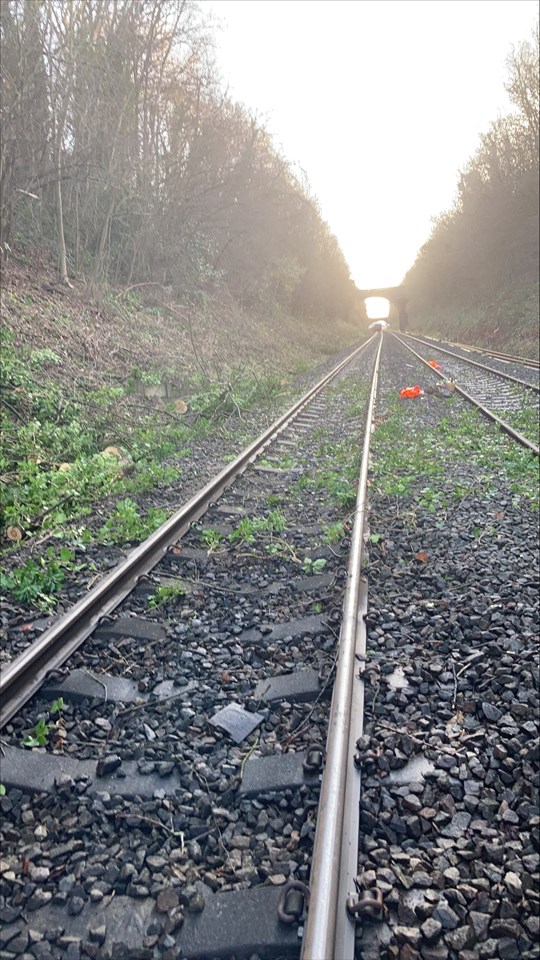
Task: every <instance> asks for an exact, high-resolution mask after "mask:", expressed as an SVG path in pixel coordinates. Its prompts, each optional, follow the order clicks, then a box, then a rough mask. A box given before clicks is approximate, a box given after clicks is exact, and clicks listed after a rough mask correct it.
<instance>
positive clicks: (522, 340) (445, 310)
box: [412, 283, 539, 357]
mask: <svg viewBox="0 0 540 960" xmlns="http://www.w3.org/2000/svg"><path fill="white" fill-rule="evenodd" d="M538 305H539V286H538V283H529V284H526V285H524V286H521V287H519V288H517V289H515V290H501V291H499V293H498V294H497V295H495V296H493V297H491V298H488V299H486V300H484V301H483V302H482V303H480V304H471V305H470V306H463V305H461V306H458V307H454V306H451V305H446V306H438V305H436V304H434V306H433V307H432V309H431V310H429V311H427V310H424V311H422V312H419V313H418V314H417V315H415V316H414V318H413V322H412V325H413V326H414V329H415V330H416V331H418V332H421V333H427V334H429V335H430V336H440V337H443V338H447V339H450V340H461V341H463V342H466V343H471V344H475V345H477V346H479V347H490V348H492V349H498V350H501V351H505V352H507V353H511V354H514V355H516V356H524V357H538V354H539V339H538Z"/></svg>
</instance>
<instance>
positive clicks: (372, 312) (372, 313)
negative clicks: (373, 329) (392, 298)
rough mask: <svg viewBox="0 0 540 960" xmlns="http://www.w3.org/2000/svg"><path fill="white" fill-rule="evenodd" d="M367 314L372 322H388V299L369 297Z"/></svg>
mask: <svg viewBox="0 0 540 960" xmlns="http://www.w3.org/2000/svg"><path fill="white" fill-rule="evenodd" d="M366 313H367V315H368V318H369V319H370V320H386V317H387V316H388V314H389V313H390V303H389V301H388V300H387V299H386V297H368V298H367V299H366Z"/></svg>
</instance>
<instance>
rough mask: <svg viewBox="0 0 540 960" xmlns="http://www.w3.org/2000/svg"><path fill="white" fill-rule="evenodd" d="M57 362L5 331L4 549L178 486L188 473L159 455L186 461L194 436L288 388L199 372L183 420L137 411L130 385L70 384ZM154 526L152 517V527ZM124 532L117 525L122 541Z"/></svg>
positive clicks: (0, 470)
mask: <svg viewBox="0 0 540 960" xmlns="http://www.w3.org/2000/svg"><path fill="white" fill-rule="evenodd" d="M51 366H52V367H53V368H56V367H57V366H58V356H57V355H56V354H55V353H54V352H53V351H52V350H49V349H42V350H33V351H28V350H26V351H25V350H20V349H17V348H16V347H15V344H14V339H13V337H12V336H11V335H10V334H9V333H7V332H5V331H4V338H3V344H2V350H1V351H0V376H1V381H2V397H1V401H2V402H1V414H0V416H1V420H0V426H1V429H2V435H3V443H2V447H1V450H0V497H1V506H2V510H3V522H4V525H5V528H4V538H5V539H4V549H6V548H8V549H13V548H14V547H15V548H16V547H17V545H18V544H19V542H20V541H21V540H23V541H24V539H25V538H26V537H28V536H33V535H35V534H36V533H40V532H42V531H49V532H50V533H51V534H55V535H56V534H58V533H59V532H62V533H63V536H64V538H65V539H66V540H67V541H68V542H69V541H71V540H72V535H71V534H70V533H69V532H67V531H66V530H65V527H66V524H69V523H72V522H73V521H74V520H75V519H76V518H78V517H83V516H85V515H88V514H90V513H91V511H92V508H93V507H94V505H95V504H97V503H98V502H100V501H102V500H103V499H105V498H106V497H109V496H111V495H114V496H115V497H119V496H122V495H124V496H125V495H129V494H137V493H142V492H145V491H147V490H150V489H153V488H158V487H166V486H170V485H172V484H174V483H175V482H177V480H178V478H179V476H180V475H181V471H180V469H179V468H178V466H176V465H174V466H173V465H170V464H169V465H168V464H163V463H162V462H160V461H161V460H162V459H163V458H165V457H174V458H175V460H176V461H178V460H181V459H182V458H184V457H186V456H188V455H189V453H190V444H191V443H192V442H193V441H196V440H197V439H198V438H202V437H205V436H209V435H210V434H211V433H212V432H214V431H215V430H216V429H217V428H218V427H219V426H220V424H221V425H222V428H223V425H226V423H227V420H228V418H229V417H231V416H233V417H234V419H235V423H236V424H238V416H239V414H241V413H242V412H243V411H245V410H247V409H248V408H249V407H250V406H254V405H258V404H263V405H265V404H267V403H268V401H269V399H270V398H273V399H274V400H275V399H277V398H278V397H279V396H281V394H282V392H283V386H282V384H281V382H280V381H278V380H276V378H275V377H274V376H273V375H269V376H268V377H262V376H258V377H256V378H255V377H251V378H250V377H247V376H242V377H236V378H235V377H232V375H231V377H230V382H229V383H228V384H227V387H226V389H225V390H223V387H222V386H221V387H219V388H218V386H217V385H212V384H208V382H206V386H205V384H204V382H203V379H202V377H200V375H199V378H198V385H199V392H198V393H197V394H196V396H195V397H194V399H193V408H192V411H191V415H190V418H189V419H187V418H186V419H185V420H181V419H180V417H177V416H175V415H174V412H173V413H171V415H169V414H167V416H166V417H165V420H163V418H162V415H161V414H160V413H159V412H152V410H151V409H148V410H147V411H145V408H143V413H142V415H139V416H136V417H134V416H133V415H132V414H131V413H130V412H129V407H125V404H126V403H127V404H129V397H130V387H129V384H128V385H127V386H126V388H123V387H118V386H111V385H103V386H101V387H98V388H96V389H92V390H90V389H87V388H84V389H83V388H80V389H78V390H77V389H76V390H74V389H69V388H68V386H67V385H65V386H64V385H62V383H61V382H60V381H57V380H56V379H52V377H53V371H52V370H51ZM139 372H140V371H139ZM196 379H197V378H195V380H196ZM160 417H161V419H160ZM117 435H121V436H122V444H121V446H118V445H117V444H116V443H115V436H117ZM235 439H238V431H237V430H236V436H235ZM247 439H248V440H249V439H251V437H248V438H247ZM111 444H112V445H111ZM128 499H129V498H128ZM130 510H131V520H132V522H131V523H129V524H128V523H127V521H128V514H129V513H130ZM132 511H133V508H130V507H129V506H128V507H123V508H121V513H123V514H124V517H125V521H126V524H127V526H128V527H129V530H126V531H125V533H126V534H127V533H129V534H130V536H126V539H133V538H136V537H139V536H140V535H141V529H142V528H141V525H140V524H138V523H137V522H136V518H135V517H133V512H132ZM152 523H153V519H152V522H151V523H150V524H149V525H148V528H150V527H151V526H152ZM111 524H114V521H113V520H111V523H109V524H108V525H106V528H105V530H104V531H103V532H102V534H103V536H109V534H110V533H112V530H111ZM154 525H155V524H154ZM122 535H123V534H121V532H120V530H118V531H117V533H116V534H115V538H116V537H119V538H120V539H121V536H122ZM87 542H88V541H87ZM107 542H113V541H112V540H111V539H108V540H107ZM114 542H120V540H118V539H115V541H114Z"/></svg>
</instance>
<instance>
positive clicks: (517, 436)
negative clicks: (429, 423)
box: [391, 333, 540, 457]
mask: <svg viewBox="0 0 540 960" xmlns="http://www.w3.org/2000/svg"><path fill="white" fill-rule="evenodd" d="M391 335H392V336H393V337H395V338H396V340H397V341H398V342H399V343H401V344H402V346H404V347H405V348H406V349H407V350H410V352H411V353H412V354H413V356H415V357H416V359H417V360H420V362H421V363H423V364H424V366H425V367H427V368H428V370H431V372H432V373H434V374H435V375H436V376H437V377H439V378H440V379H441V380H446V377H445V375H444V374H443V373H440V372H439V371H438V370H435V369H434V368H433V367H430V365H429V363H428V361H427V360H424V358H423V357H421V356H420V354H419V353H417V352H416V350H413V348H412V347H410V346H409V344H408V343H405V341H404V340H402V339H401V337H400V336H398V335H397V334H396V333H392V334H391ZM467 362H468V361H467ZM454 389H455V391H456V393H459V394H460V396H462V397H463V398H464V400H467V402H468V403H472V404H473V406H475V407H476V408H477V410H480V412H481V413H483V414H484V416H485V417H487V418H488V420H491V421H492V422H493V423H496V424H497V425H498V426H499V427H500V429H501V430H503V431H504V433H507V434H508V435H509V436H510V437H512V439H513V440H517V442H518V443H520V444H521V445H522V446H523V447H527V449H528V450H531V451H532V452H533V453H534V454H535V456H537V457H538V456H539V455H540V449H539V448H538V447H537V446H536V444H535V443H533V442H532V440H528V439H527V437H525V436H524V435H523V434H522V433H520V432H519V430H515V429H514V427H511V426H510V424H509V423H506V421H505V420H501V418H500V417H498V416H497V414H496V413H493V411H492V410H489V409H488V408H487V407H484V405H483V404H482V403H480V401H479V400H477V399H476V398H475V397H473V396H472V395H471V394H470V393H467V391H466V390H464V389H463V387H459V386H458V385H457V383H454Z"/></svg>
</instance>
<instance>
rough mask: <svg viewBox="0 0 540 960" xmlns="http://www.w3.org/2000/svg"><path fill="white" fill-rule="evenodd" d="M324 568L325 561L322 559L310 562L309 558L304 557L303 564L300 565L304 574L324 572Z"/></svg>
mask: <svg viewBox="0 0 540 960" xmlns="http://www.w3.org/2000/svg"><path fill="white" fill-rule="evenodd" d="M325 566H326V560H324V559H323V558H322V557H319V559H317V560H312V559H311V558H310V557H305V558H304V562H303V563H302V570H303V571H304V573H309V574H314V573H320V572H321V570H324V568H325Z"/></svg>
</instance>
